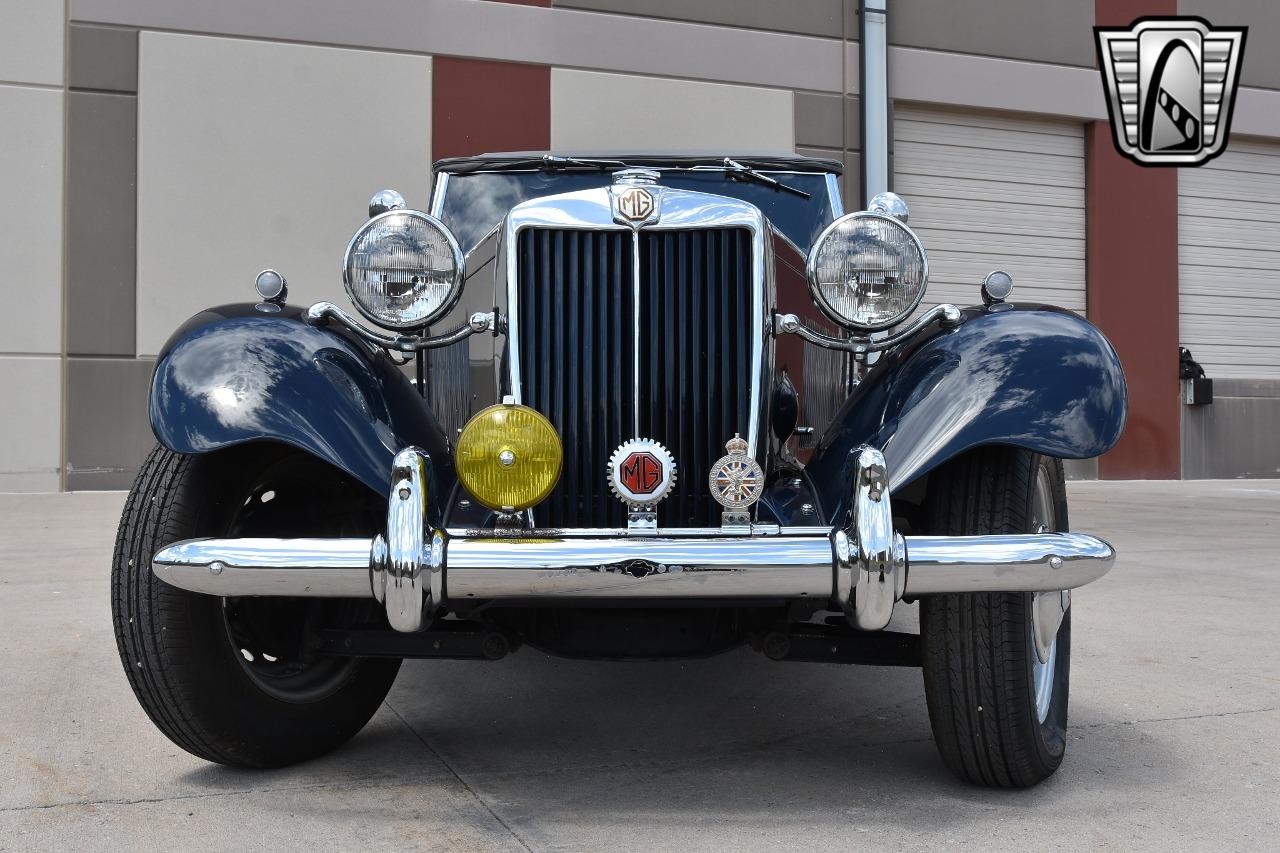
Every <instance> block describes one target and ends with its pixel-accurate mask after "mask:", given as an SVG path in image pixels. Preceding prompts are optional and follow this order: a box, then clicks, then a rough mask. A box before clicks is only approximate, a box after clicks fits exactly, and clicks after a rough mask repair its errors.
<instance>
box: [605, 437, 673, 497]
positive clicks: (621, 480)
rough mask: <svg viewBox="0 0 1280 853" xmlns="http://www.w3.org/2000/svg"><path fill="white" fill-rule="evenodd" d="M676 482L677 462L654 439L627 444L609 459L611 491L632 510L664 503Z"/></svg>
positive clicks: (625, 442) (633, 441) (636, 440)
mask: <svg viewBox="0 0 1280 853" xmlns="http://www.w3.org/2000/svg"><path fill="white" fill-rule="evenodd" d="M675 482H676V461H675V459H673V458H672V456H671V451H669V450H667V449H666V448H665V447H663V446H662V445H661V444H659V443H658V442H656V441H654V440H653V439H651V438H633V439H631V440H630V441H624V442H623V443H622V445H621V446H619V447H618V449H617V450H615V451H613V455H612V456H610V457H609V488H610V489H611V490H612V491H613V493H614V494H615V495H617V497H618V499H619V500H620V501H622V502H623V503H625V504H627V506H629V507H631V508H633V509H647V508H649V507H652V506H654V505H655V504H657V503H658V501H660V500H662V499H663V498H665V497H666V496H667V494H668V493H670V491H671V487H672V486H673V485H675Z"/></svg>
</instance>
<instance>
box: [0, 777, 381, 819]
mask: <svg viewBox="0 0 1280 853" xmlns="http://www.w3.org/2000/svg"><path fill="white" fill-rule="evenodd" d="M405 782H406V780H405V779H403V778H396V779H361V780H347V781H345V782H316V783H314V784H309V785H308V784H302V785H282V786H279V787H271V788H235V789H230V790H225V791H200V792H198V793H191V794H172V795H170V796H166V797H105V798H102V799H97V800H63V801H62V802H57V803H37V804H34V805H29V806H0V813H5V812H31V811H39V810H41V809H61V808H67V807H70V806H137V805H148V804H150V803H168V802H175V801H181V800H207V799H214V798H217V797H238V796H244V795H245V794H284V793H290V792H293V791H324V790H335V791H350V790H356V789H360V788H384V787H386V788H394V787H398V786H401V785H404V784H405Z"/></svg>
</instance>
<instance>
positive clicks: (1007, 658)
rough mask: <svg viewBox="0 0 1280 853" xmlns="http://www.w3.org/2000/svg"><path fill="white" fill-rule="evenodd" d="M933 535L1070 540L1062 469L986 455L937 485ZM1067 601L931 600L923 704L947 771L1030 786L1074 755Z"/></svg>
mask: <svg viewBox="0 0 1280 853" xmlns="http://www.w3.org/2000/svg"><path fill="white" fill-rule="evenodd" d="M927 511H928V519H929V527H928V531H927V532H929V533H935V534H945V535H973V534H986V533H1035V532H1043V531H1065V530H1067V529H1068V526H1067V498H1066V488H1065V482H1064V477H1063V473H1062V462H1061V461H1060V460H1057V459H1052V458H1049V457H1046V456H1040V455H1038V454H1035V453H1031V452H1030V451H1026V450H1020V449H1017V448H1012V447H984V448H979V449H977V450H974V451H970V452H969V453H966V454H964V455H963V456H961V457H959V458H957V459H955V460H953V461H952V462H950V463H948V464H947V465H945V466H943V467H942V468H941V469H939V470H938V471H937V472H935V473H934V474H932V475H931V477H930V481H929V497H928V502H927ZM1069 605H1070V595H1069V593H1057V592H1053V593H1042V594H1029V593H992V594H985V593H984V594H965V595H934V596H926V597H924V598H922V599H921V602H920V631H921V640H922V646H923V651H924V684H925V697H926V700H927V702H928V705H929V721H930V723H931V724H932V727H933V737H934V741H935V743H936V744H937V746H938V751H939V752H940V753H941V755H942V759H943V761H944V762H945V763H946V765H947V766H948V767H949V768H950V769H951V770H952V772H954V773H955V774H956V775H957V776H959V777H960V778H961V779H963V780H965V781H967V782H971V783H973V784H975V785H984V786H989V787H1002V788H1025V787H1029V786H1031V785H1035V784H1038V783H1039V782H1042V781H1044V780H1045V779H1047V778H1048V777H1049V776H1051V775H1053V773H1054V772H1055V771H1056V770H1057V769H1058V767H1059V765H1060V764H1061V763H1062V758H1063V755H1064V753H1065V751H1066V731H1067V701H1068V693H1069V686H1070V685H1069V675H1070V669H1071V613H1070V608H1069Z"/></svg>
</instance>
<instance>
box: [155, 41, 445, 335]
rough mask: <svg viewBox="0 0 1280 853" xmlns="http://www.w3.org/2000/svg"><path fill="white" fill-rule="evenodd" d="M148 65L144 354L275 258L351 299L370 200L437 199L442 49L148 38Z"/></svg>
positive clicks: (239, 291) (298, 288)
mask: <svg viewBox="0 0 1280 853" xmlns="http://www.w3.org/2000/svg"><path fill="white" fill-rule="evenodd" d="M139 69H140V70H139V82H138V125H139V127H138V291H137V330H138V331H137V335H138V341H137V352H138V354H139V355H143V356H145V355H153V354H155V353H156V352H157V351H158V350H159V348H160V347H161V345H163V343H164V341H165V339H166V338H168V336H169V335H170V333H171V332H172V331H173V329H174V328H175V327H176V326H177V325H178V324H179V323H181V322H182V321H183V320H185V319H186V318H187V317H189V316H190V315H192V314H194V313H195V312H197V311H199V310H201V309H203V308H206V307H209V306H211V305H219V304H223V303H227V302H243V301H247V300H249V299H250V298H251V297H252V296H253V278H254V275H255V274H256V273H257V272H258V271H259V270H260V269H263V268H265V267H274V268H276V269H279V270H280V271H281V272H283V273H284V274H285V276H286V277H287V278H288V280H289V297H290V301H291V302H296V303H299V304H309V303H311V302H315V301H319V300H322V299H328V300H332V301H335V302H339V303H345V302H346V298H345V296H344V295H343V291H342V280H341V269H342V253H343V250H344V249H345V248H346V245H347V242H348V240H349V239H350V237H351V234H352V232H353V231H354V230H355V228H356V227H357V226H359V225H360V223H361V222H363V221H364V219H365V217H366V206H367V203H368V199H369V196H370V195H371V194H372V193H373V192H374V191H375V190H377V189H379V188H382V187H388V186H389V187H394V188H396V189H398V190H399V191H400V192H401V193H403V194H404V196H405V197H406V199H408V201H409V203H410V205H411V206H419V207H425V206H426V205H427V204H428V191H429V186H430V162H431V60H430V58H429V57H424V56H408V55H402V54H390V53H382V52H377V51H362V50H347V49H339V48H329V47H310V46H301V45H290V44H281V43H276V42H262V41H249V40H237V39H224V38H210V37H204V36H189V35H175V34H168V33H155V32H144V33H142V35H141V44H140V57H139Z"/></svg>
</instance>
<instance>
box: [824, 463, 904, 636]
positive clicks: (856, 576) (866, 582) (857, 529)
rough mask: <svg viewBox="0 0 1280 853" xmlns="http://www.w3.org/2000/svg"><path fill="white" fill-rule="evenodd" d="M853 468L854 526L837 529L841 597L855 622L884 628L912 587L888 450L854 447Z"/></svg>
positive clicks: (862, 627) (861, 626)
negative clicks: (891, 490)
mask: <svg viewBox="0 0 1280 853" xmlns="http://www.w3.org/2000/svg"><path fill="white" fill-rule="evenodd" d="M853 469H854V476H853V509H852V512H851V514H850V519H849V527H848V528H846V529H844V530H841V529H839V528H837V529H836V530H835V531H834V532H833V533H832V548H833V550H834V552H835V555H836V596H837V598H838V599H839V601H840V604H841V606H842V607H843V609H844V613H845V618H846V619H848V620H849V624H851V625H852V626H853V627H855V628H857V629H859V630H862V631H879V630H881V629H883V628H884V627H885V626H886V625H888V624H889V619H890V617H892V616H893V605H894V604H895V603H896V602H897V601H898V600H899V599H901V598H902V594H903V592H904V591H905V589H906V583H907V546H906V540H904V539H903V538H902V534H900V533H898V532H897V531H896V530H894V529H893V507H892V505H891V503H890V500H889V474H888V469H887V467H886V466H885V461H884V454H883V453H881V452H880V451H879V450H876V449H875V448H874V447H860V448H858V449H857V450H855V451H854V465H853Z"/></svg>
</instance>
